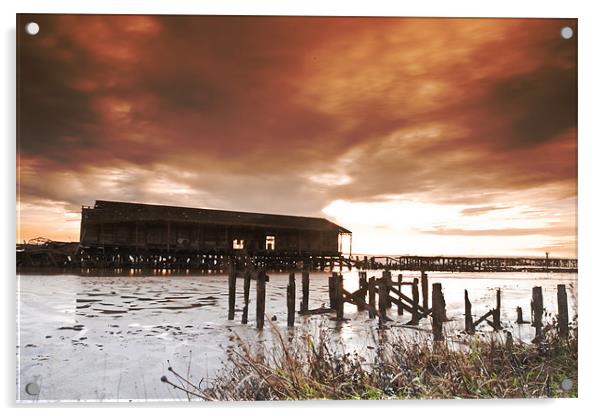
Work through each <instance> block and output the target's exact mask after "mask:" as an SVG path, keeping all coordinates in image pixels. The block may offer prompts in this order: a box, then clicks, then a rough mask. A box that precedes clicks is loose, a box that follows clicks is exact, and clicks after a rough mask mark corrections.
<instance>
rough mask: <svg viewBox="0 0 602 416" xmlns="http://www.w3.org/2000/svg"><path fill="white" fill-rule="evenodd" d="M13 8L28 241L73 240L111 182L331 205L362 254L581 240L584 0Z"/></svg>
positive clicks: (163, 194)
mask: <svg viewBox="0 0 602 416" xmlns="http://www.w3.org/2000/svg"><path fill="white" fill-rule="evenodd" d="M30 21H35V22H37V23H38V24H39V26H40V32H39V33H38V34H37V35H35V36H30V35H27V34H26V33H24V31H23V30H22V28H23V27H24V25H25V24H26V23H27V22H30ZM18 25H19V31H20V33H19V36H18V40H17V43H18V51H17V53H18V61H17V62H18V87H17V88H18V102H17V112H18V138H17V182H18V183H17V192H18V200H17V213H18V224H17V241H18V242H21V241H23V240H28V239H31V238H34V237H38V236H43V237H47V238H51V239H53V240H61V241H77V240H78V238H79V221H80V212H81V206H82V205H93V204H94V201H95V200H97V199H104V200H117V201H132V202H143V203H157V204H170V205H181V206H191V207H203V208H216V209H226V210H238V211H250V212H266V213H277V214H290V215H303V216H319V217H325V218H328V219H329V220H331V221H334V222H336V223H338V224H340V225H342V226H344V227H345V228H348V229H350V230H351V231H353V252H354V253H362V254H417V255H499V256H505V255H516V256H543V255H545V252H546V251H549V252H550V256H552V257H576V256H577V248H576V241H577V229H576V215H577V214H576V207H577V40H576V37H577V36H576V35H577V21H576V20H575V19H564V20H559V19H434V18H349V17H348V18H336V17H240V16H106V15H105V16H95V15H87V16H84V15H21V16H20V17H19V20H18ZM565 26H569V27H571V28H573V31H574V33H575V36H573V38H571V39H563V38H562V37H561V36H560V32H561V29H562V28H563V27H565Z"/></svg>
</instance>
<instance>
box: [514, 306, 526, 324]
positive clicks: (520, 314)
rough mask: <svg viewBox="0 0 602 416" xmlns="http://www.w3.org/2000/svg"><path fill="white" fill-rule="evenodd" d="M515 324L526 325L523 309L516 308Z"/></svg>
mask: <svg viewBox="0 0 602 416" xmlns="http://www.w3.org/2000/svg"><path fill="white" fill-rule="evenodd" d="M516 323H517V324H526V323H528V322H527V321H525V320H524V319H523V308H521V307H520V306H517V307H516Z"/></svg>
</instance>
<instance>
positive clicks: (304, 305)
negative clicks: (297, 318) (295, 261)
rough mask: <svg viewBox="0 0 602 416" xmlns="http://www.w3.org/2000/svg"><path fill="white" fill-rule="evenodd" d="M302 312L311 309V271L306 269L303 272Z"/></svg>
mask: <svg viewBox="0 0 602 416" xmlns="http://www.w3.org/2000/svg"><path fill="white" fill-rule="evenodd" d="M301 290H302V295H301V296H302V298H301V313H305V312H307V311H308V310H309V272H308V271H305V272H303V273H302V274H301Z"/></svg>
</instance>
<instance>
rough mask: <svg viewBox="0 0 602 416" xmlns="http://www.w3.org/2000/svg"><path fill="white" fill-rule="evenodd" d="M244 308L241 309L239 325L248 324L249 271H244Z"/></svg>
mask: <svg viewBox="0 0 602 416" xmlns="http://www.w3.org/2000/svg"><path fill="white" fill-rule="evenodd" d="M244 279H245V281H244V285H243V286H244V287H243V290H244V294H243V296H244V306H243V309H242V319H241V321H240V322H241V323H242V324H246V323H247V322H248V318H249V291H250V289H251V272H250V271H248V270H247V271H245V273H244Z"/></svg>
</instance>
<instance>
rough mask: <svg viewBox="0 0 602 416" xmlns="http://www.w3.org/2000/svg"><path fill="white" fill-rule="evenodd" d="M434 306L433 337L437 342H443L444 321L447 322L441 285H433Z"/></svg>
mask: <svg viewBox="0 0 602 416" xmlns="http://www.w3.org/2000/svg"><path fill="white" fill-rule="evenodd" d="M432 297H433V299H432V305H433V312H432V314H431V315H432V318H433V336H434V338H435V341H443V339H444V338H443V321H444V320H445V304H444V302H445V301H444V300H443V293H442V292H441V283H433V293H432Z"/></svg>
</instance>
